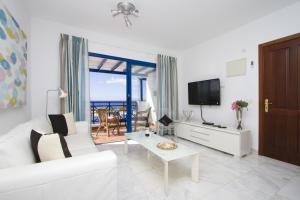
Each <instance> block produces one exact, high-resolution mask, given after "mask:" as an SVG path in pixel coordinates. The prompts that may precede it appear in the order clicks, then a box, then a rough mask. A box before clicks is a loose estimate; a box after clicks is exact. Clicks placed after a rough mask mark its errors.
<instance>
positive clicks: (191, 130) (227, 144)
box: [175, 121, 251, 157]
mask: <svg viewBox="0 0 300 200" xmlns="http://www.w3.org/2000/svg"><path fill="white" fill-rule="evenodd" d="M175 131H176V135H177V136H178V137H181V138H183V139H186V140H190V141H192V142H195V143H199V144H202V145H204V146H207V147H210V148H213V149H217V150H220V151H223V152H226V153H229V154H232V155H234V156H236V157H242V156H244V155H247V154H249V153H250V152H251V135H250V130H237V129H234V128H217V127H213V126H207V125H202V123H201V122H190V121H188V122H187V121H182V122H176V123H175Z"/></svg>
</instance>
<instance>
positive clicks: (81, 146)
mask: <svg viewBox="0 0 300 200" xmlns="http://www.w3.org/2000/svg"><path fill="white" fill-rule="evenodd" d="M76 131H77V134H75V135H68V136H66V137H65V139H66V141H67V144H68V147H69V150H70V152H71V154H72V156H77V155H82V154H86V153H93V152H97V151H98V150H97V148H96V146H95V145H94V142H93V139H92V136H91V133H90V131H89V128H88V124H87V123H86V122H76Z"/></svg>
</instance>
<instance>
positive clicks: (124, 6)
mask: <svg viewBox="0 0 300 200" xmlns="http://www.w3.org/2000/svg"><path fill="white" fill-rule="evenodd" d="M111 14H112V16H113V17H116V16H118V15H119V14H123V17H124V21H125V24H126V26H127V27H129V26H132V23H131V21H130V19H129V16H134V17H138V16H139V11H138V10H137V9H136V8H135V5H134V4H133V3H130V2H119V3H118V4H117V9H113V10H111Z"/></svg>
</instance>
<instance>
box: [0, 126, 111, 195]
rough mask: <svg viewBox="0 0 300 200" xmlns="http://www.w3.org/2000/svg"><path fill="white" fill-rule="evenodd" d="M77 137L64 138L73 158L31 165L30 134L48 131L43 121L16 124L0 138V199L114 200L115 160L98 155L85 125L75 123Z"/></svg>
mask: <svg viewBox="0 0 300 200" xmlns="http://www.w3.org/2000/svg"><path fill="white" fill-rule="evenodd" d="M76 127H77V134H76V135H71V136H67V137H66V141H67V143H68V146H69V149H70V152H71V154H72V156H73V157H71V158H66V159H61V160H53V161H48V162H42V163H35V162H34V157H33V154H32V152H31V147H30V139H29V136H30V131H31V129H36V130H37V131H44V132H50V131H52V130H51V127H50V126H49V124H48V122H47V121H46V120H33V121H30V122H27V123H25V124H22V125H19V126H18V127H16V128H15V129H13V130H12V131H10V132H9V133H7V134H5V135H3V136H1V137H0V199H1V200H27V199H30V200H54V199H55V200H86V199H88V200H98V199H99V200H100V199H107V200H108V199H117V158H116V155H115V154H114V153H113V152H112V151H103V152H98V151H97V148H96V147H95V145H94V144H93V142H92V139H91V136H90V135H89V133H88V126H87V123H84V122H79V123H76Z"/></svg>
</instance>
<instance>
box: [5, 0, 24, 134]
mask: <svg viewBox="0 0 300 200" xmlns="http://www.w3.org/2000/svg"><path fill="white" fill-rule="evenodd" d="M2 3H3V4H4V5H5V6H6V7H7V8H8V10H10V12H11V13H12V15H13V16H14V17H15V18H16V20H17V21H18V22H19V24H20V26H21V27H22V28H23V29H24V30H25V32H26V33H27V36H28V40H30V35H29V24H30V23H29V16H28V12H27V9H26V3H25V2H24V1H22V0H2ZM28 54H30V46H29V49H28ZM29 71H30V63H28V72H29ZM29 80H30V73H28V85H27V104H26V105H25V106H22V107H19V108H13V109H6V110H0V135H1V134H3V133H6V132H7V131H8V130H10V129H11V128H13V127H14V126H16V125H17V124H19V123H21V122H24V121H27V120H28V119H29V118H30V98H29V97H30V91H29V87H30V83H29V82H30V81H29Z"/></svg>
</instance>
